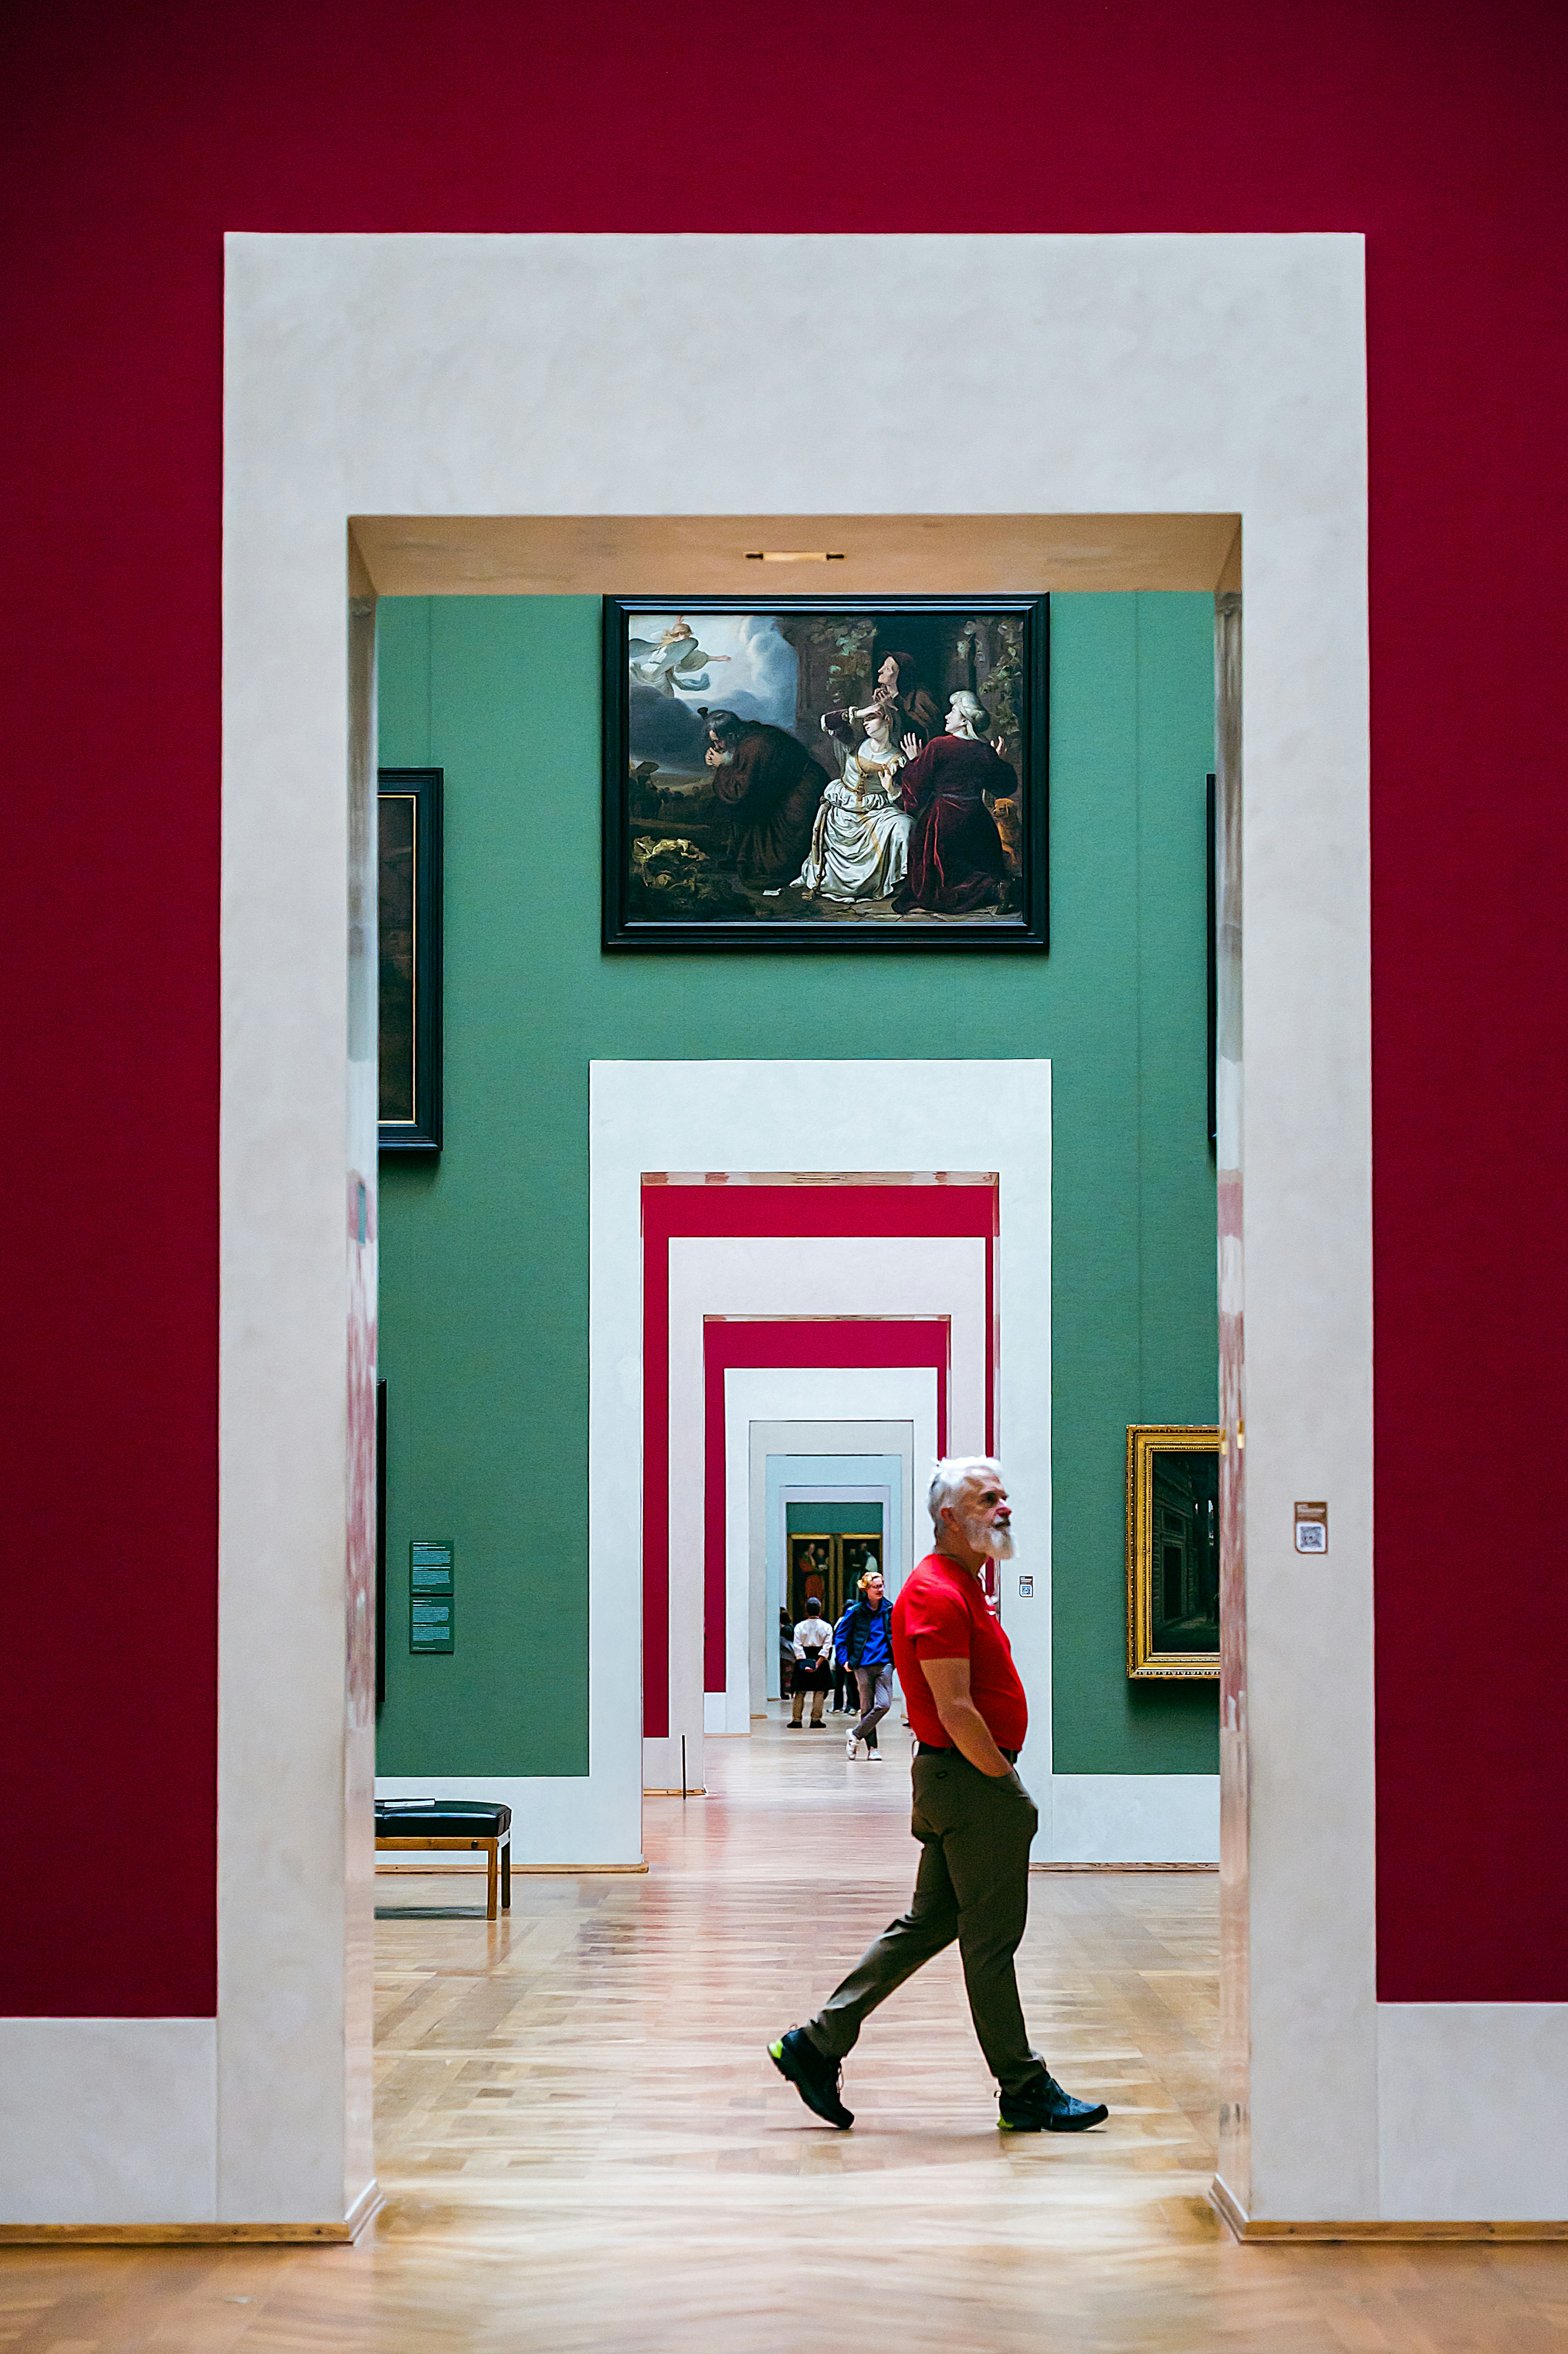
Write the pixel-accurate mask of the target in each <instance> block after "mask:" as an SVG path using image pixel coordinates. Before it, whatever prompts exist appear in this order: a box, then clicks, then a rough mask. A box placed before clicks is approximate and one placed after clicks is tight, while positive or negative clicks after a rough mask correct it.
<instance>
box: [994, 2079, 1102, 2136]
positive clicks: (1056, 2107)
mask: <svg viewBox="0 0 1568 2354" xmlns="http://www.w3.org/2000/svg"><path fill="white" fill-rule="evenodd" d="M1109 2115H1110V2111H1109V2110H1108V2109H1107V2106H1106V2105H1105V2103H1104V2102H1103V2101H1076V2100H1075V2099H1074V2098H1073V2095H1072V2094H1071V2093H1065V2092H1064V2091H1063V2090H1062V2087H1061V2085H1060V2084H1058V2083H1057V2082H1056V2079H1055V2077H1054V2076H1036V2077H1035V2078H1034V2080H1033V2083H1031V2084H1025V2085H1023V2086H1022V2088H1021V2089H1020V2090H1019V2091H1018V2092H1016V2093H1003V2094H1002V2096H1001V2116H1000V2117H999V2118H998V2120H997V2122H998V2124H999V2125H1000V2126H1001V2130H1002V2132H1003V2133H1083V2132H1084V2131H1085V2130H1086V2128H1087V2127H1088V2126H1103V2125H1104V2123H1105V2121H1106V2119H1107V2117H1108V2116H1109Z"/></svg>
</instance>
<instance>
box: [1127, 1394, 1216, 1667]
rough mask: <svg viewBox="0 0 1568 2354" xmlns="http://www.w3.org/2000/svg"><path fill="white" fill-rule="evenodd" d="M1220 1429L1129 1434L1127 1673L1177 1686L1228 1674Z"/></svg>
mask: <svg viewBox="0 0 1568 2354" xmlns="http://www.w3.org/2000/svg"><path fill="white" fill-rule="evenodd" d="M1220 1436H1221V1434H1220V1432H1219V1430H1218V1428H1217V1427H1213V1426H1210V1425H1208V1424H1203V1423H1157V1422H1147V1423H1129V1424H1128V1430H1127V1672H1128V1675H1129V1676H1130V1677H1133V1678H1134V1679H1150V1680H1154V1679H1162V1680H1164V1681H1172V1680H1176V1679H1187V1678H1190V1677H1195V1676H1217V1675H1218V1674H1219V1672H1220V1487H1219V1469H1220Z"/></svg>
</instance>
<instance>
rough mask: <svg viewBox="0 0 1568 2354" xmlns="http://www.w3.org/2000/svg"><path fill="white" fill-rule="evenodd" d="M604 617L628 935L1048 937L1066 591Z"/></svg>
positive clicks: (675, 944) (749, 604) (636, 941)
mask: <svg viewBox="0 0 1568 2354" xmlns="http://www.w3.org/2000/svg"><path fill="white" fill-rule="evenodd" d="M604 615H605V620H604V695H605V713H604V718H605V770H604V795H605V819H604V822H605V876H604V915H605V928H604V944H605V946H606V947H607V948H612V949H620V948H633V947H641V948H670V949H677V948H721V947H722V948H743V947H757V948H771V949H779V948H786V947H792V946H807V945H809V946H811V947H814V948H862V947H865V948H870V947H881V948H887V947H895V946H896V947H905V946H910V947H933V946H942V947H954V948H958V947H970V946H985V947H993V948H1002V947H1027V948H1044V945H1045V866H1044V856H1045V839H1046V830H1045V774H1046V767H1045V729H1046V710H1047V702H1046V691H1045V683H1046V662H1047V644H1046V641H1047V621H1048V602H1047V600H1046V599H1044V598H1020V597H1012V598H995V599H968V600H966V601H965V602H963V603H961V604H960V603H956V602H954V601H953V600H951V599H937V598H916V597H901V598H889V599H885V600H875V601H874V600H872V599H854V598H844V599H831V600H821V601H818V600H814V599H805V598H800V599H786V598H779V599H773V600H771V601H769V602H767V603H764V602H763V601H762V600H760V599H756V600H746V599H736V600H734V601H732V602H727V603H726V602H723V601H721V600H720V599H716V598H714V599H700V598H699V599H688V600H687V601H686V603H685V605H684V606H683V608H681V609H679V610H676V609H675V608H674V607H673V604H665V605H663V606H660V605H658V604H657V603H655V602H654V600H652V599H620V598H607V599H605V607H604Z"/></svg>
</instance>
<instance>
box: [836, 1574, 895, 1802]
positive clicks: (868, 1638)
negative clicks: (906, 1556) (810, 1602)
mask: <svg viewBox="0 0 1568 2354" xmlns="http://www.w3.org/2000/svg"><path fill="white" fill-rule="evenodd" d="M859 1583H860V1600H859V1601H858V1602H857V1603H856V1604H855V1605H854V1606H853V1609H850V1610H846V1611H845V1613H844V1615H843V1617H842V1618H841V1619H840V1621H839V1628H842V1630H843V1647H844V1649H843V1656H844V1659H845V1660H846V1661H847V1663H848V1664H849V1666H850V1667H852V1668H853V1670H854V1679H855V1682H856V1683H857V1684H858V1686H859V1687H860V1723H858V1724H857V1725H855V1727H854V1728H853V1731H852V1732H850V1733H848V1734H845V1736H844V1755H845V1756H846V1757H853V1756H854V1755H856V1754H857V1752H858V1751H859V1748H860V1744H861V1743H862V1742H864V1744H865V1754H866V1755H867V1756H868V1757H875V1758H878V1759H880V1757H881V1755H882V1752H881V1750H880V1749H879V1748H878V1747H877V1745H876V1728H877V1726H878V1725H879V1724H880V1723H882V1720H883V1718H884V1717H885V1715H886V1714H887V1712H888V1709H889V1707H890V1705H891V1704H892V1700H893V1605H892V1603H891V1602H889V1601H888V1599H887V1596H886V1594H885V1591H884V1589H883V1582H882V1572H881V1571H880V1570H879V1569H878V1568H877V1566H876V1556H875V1554H874V1553H873V1554H872V1555H871V1556H870V1558H869V1559H868V1561H867V1563H866V1566H865V1570H864V1574H863V1576H862V1577H861V1579H860V1581H859ZM834 1636H835V1640H836V1638H837V1636H838V1628H835V1629H834Z"/></svg>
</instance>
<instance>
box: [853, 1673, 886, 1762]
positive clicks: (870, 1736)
mask: <svg viewBox="0 0 1568 2354" xmlns="http://www.w3.org/2000/svg"><path fill="white" fill-rule="evenodd" d="M854 1680H855V1684H856V1687H857V1688H858V1690H859V1692H860V1723H858V1724H857V1725H856V1726H855V1729H854V1737H855V1739H856V1740H857V1741H873V1742H874V1740H875V1738H876V1728H877V1726H878V1725H879V1724H880V1723H882V1720H883V1718H884V1717H885V1715H886V1714H887V1712H888V1710H889V1709H890V1708H891V1707H892V1705H893V1662H892V1660H891V1659H885V1660H884V1661H883V1663H882V1665H881V1667H880V1668H857V1669H856V1670H855V1671H854Z"/></svg>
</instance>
